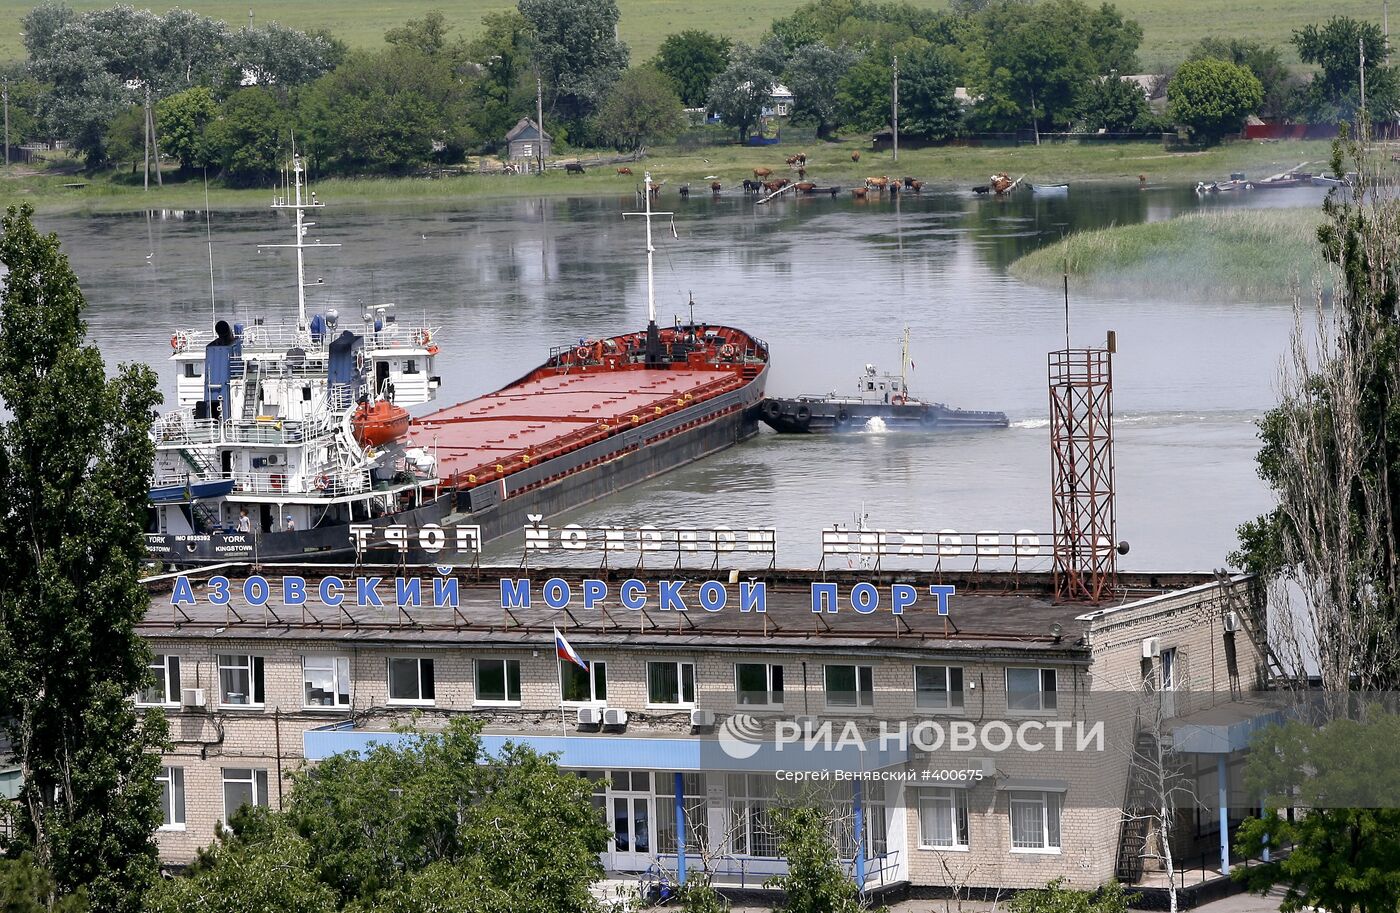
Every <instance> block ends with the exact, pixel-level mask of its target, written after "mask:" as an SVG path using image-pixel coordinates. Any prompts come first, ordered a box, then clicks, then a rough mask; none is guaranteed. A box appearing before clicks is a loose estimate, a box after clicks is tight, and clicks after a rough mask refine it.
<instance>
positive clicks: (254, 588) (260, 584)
mask: <svg viewBox="0 0 1400 913" xmlns="http://www.w3.org/2000/svg"><path fill="white" fill-rule="evenodd" d="M269 589H270V588H269V587H268V585H267V578H266V577H263V576H261V575H258V574H254V575H253V576H251V577H249V578H248V579H247V580H245V581H243V598H244V599H245V600H247V602H248V605H250V606H253V607H254V608H259V607H261V606H265V605H267V597H268V591H269Z"/></svg>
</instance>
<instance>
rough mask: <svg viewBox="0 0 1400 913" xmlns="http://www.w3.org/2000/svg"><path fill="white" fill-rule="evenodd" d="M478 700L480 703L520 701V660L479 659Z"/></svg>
mask: <svg viewBox="0 0 1400 913" xmlns="http://www.w3.org/2000/svg"><path fill="white" fill-rule="evenodd" d="M476 702H477V703H478V704H518V703H520V660H518V659H479V660H477V661H476Z"/></svg>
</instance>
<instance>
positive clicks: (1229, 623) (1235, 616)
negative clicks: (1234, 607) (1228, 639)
mask: <svg viewBox="0 0 1400 913" xmlns="http://www.w3.org/2000/svg"><path fill="white" fill-rule="evenodd" d="M1239 629H1240V613H1239V612H1226V613H1225V633H1226V634H1233V633H1235V632H1236V631H1238V630H1239Z"/></svg>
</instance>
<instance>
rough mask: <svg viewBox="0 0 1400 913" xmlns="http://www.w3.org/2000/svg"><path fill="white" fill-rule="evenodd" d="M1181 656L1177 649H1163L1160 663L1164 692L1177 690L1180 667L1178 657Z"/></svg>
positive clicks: (1159, 658)
mask: <svg viewBox="0 0 1400 913" xmlns="http://www.w3.org/2000/svg"><path fill="white" fill-rule="evenodd" d="M1179 655H1180V654H1178V653H1177V652H1176V647H1163V648H1162V652H1161V654H1160V655H1159V656H1158V661H1160V662H1161V664H1162V676H1161V686H1162V690H1163V691H1175V690H1177V687H1178V682H1177V679H1178V675H1177V669H1178V667H1179V665H1180V664H1179V663H1178V662H1177V657H1178V656H1179Z"/></svg>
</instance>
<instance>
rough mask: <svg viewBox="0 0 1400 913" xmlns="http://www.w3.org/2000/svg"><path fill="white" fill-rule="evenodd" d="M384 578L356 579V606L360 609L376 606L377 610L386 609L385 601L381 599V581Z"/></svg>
mask: <svg viewBox="0 0 1400 913" xmlns="http://www.w3.org/2000/svg"><path fill="white" fill-rule="evenodd" d="M383 579H384V578H382V577H356V578H355V605H357V606H359V607H360V608H362V609H363V608H366V607H368V606H374V607H375V608H376V609H382V608H384V600H382V599H380V598H379V590H378V587H379V581H381V580H383Z"/></svg>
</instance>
